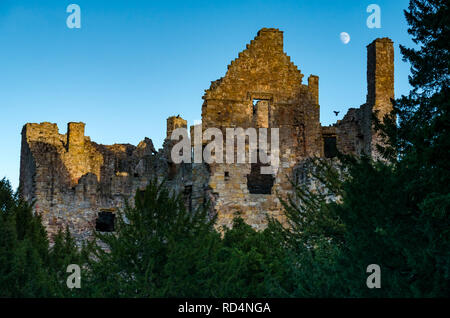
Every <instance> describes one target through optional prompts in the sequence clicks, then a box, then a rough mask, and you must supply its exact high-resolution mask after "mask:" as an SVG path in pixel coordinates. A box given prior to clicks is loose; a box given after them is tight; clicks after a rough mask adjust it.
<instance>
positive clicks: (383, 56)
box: [20, 28, 394, 242]
mask: <svg viewBox="0 0 450 318" xmlns="http://www.w3.org/2000/svg"><path fill="white" fill-rule="evenodd" d="M367 59H368V61H367V65H368V66H367V83H368V84H367V86H368V94H367V100H366V103H365V104H363V105H362V106H361V107H359V108H350V109H349V111H348V112H347V114H346V115H345V116H344V118H343V119H342V120H339V121H337V123H336V124H334V125H332V126H327V127H322V126H321V125H320V118H319V78H318V77H317V76H315V75H311V76H309V77H308V80H307V84H304V83H303V74H302V73H301V72H300V70H299V69H298V68H297V67H296V66H295V65H294V64H293V63H292V62H291V60H290V57H289V56H288V55H286V53H285V52H284V51H283V32H282V31H280V30H278V29H267V28H264V29H261V30H260V31H259V32H258V34H257V36H256V37H255V38H254V39H253V40H252V41H251V42H250V43H249V44H248V45H247V47H246V49H245V50H244V51H242V52H241V53H239V55H238V58H236V59H235V60H234V61H232V62H231V64H230V65H228V70H227V72H226V74H225V75H224V77H222V78H220V79H218V80H216V81H213V82H212V83H211V86H210V88H209V89H207V90H206V91H205V94H204V96H203V100H204V102H203V106H202V124H201V129H202V130H203V131H204V130H205V129H207V128H213V127H214V128H218V129H221V130H222V132H223V135H224V141H225V140H226V139H227V136H226V128H237V127H240V128H244V129H246V128H250V127H253V128H269V129H270V128H278V129H279V136H280V140H279V144H280V165H279V169H278V171H277V172H276V173H274V174H273V175H262V174H261V173H260V168H261V166H262V165H263V164H262V163H261V162H256V163H226V162H225V163H211V164H206V163H182V164H175V163H174V162H173V161H172V160H171V158H170V157H171V156H170V152H171V149H172V147H173V145H174V141H171V140H169V138H166V140H165V141H164V143H163V147H162V148H161V149H159V150H158V151H156V150H155V149H154V147H153V143H152V141H151V140H150V139H148V138H145V139H144V140H143V141H141V142H140V143H139V144H138V145H137V146H133V145H130V144H115V145H101V144H97V143H95V142H93V141H91V140H90V138H89V137H87V136H85V133H84V132H85V124H84V123H69V124H68V126H67V133H66V134H60V133H59V130H58V127H57V125H56V124H52V123H41V124H26V125H25V126H24V127H23V130H22V152H21V167H20V186H21V195H22V196H23V197H24V198H25V199H26V200H27V201H29V202H33V201H34V200H35V202H36V204H35V205H34V211H35V212H36V213H40V214H41V215H42V216H43V222H44V225H45V226H46V227H47V230H48V232H49V235H50V237H51V236H52V235H53V234H54V233H56V231H57V230H58V229H59V228H62V227H65V226H68V227H69V229H70V230H71V232H72V234H74V235H75V238H76V239H77V241H78V242H81V241H82V240H84V239H86V238H89V237H91V236H92V231H93V230H94V229H95V224H96V219H97V215H98V213H99V212H103V214H102V215H103V216H104V213H113V211H115V210H116V209H121V208H123V206H124V202H125V200H130V203H131V204H132V203H133V196H134V194H135V192H136V191H137V190H138V189H142V188H144V187H145V186H146V185H147V184H148V182H149V181H150V180H152V179H157V180H159V181H162V180H163V179H165V180H166V185H167V186H168V187H169V188H170V189H172V190H173V191H174V192H176V193H181V194H182V195H183V197H184V200H185V204H186V207H187V208H188V209H190V210H192V209H196V208H201V207H203V206H205V205H206V204H207V203H209V206H210V212H211V215H215V214H216V215H217V216H218V227H221V226H231V224H232V219H233V217H234V216H235V215H236V213H240V215H241V216H242V217H243V218H244V220H245V221H246V222H247V223H248V224H250V225H251V226H253V227H254V228H256V229H263V228H264V227H265V226H266V221H267V220H266V217H268V216H271V217H275V218H278V219H279V220H280V221H281V222H284V215H283V209H282V206H281V203H280V201H279V196H280V197H282V198H286V197H287V196H289V195H291V194H292V193H293V189H292V185H291V181H295V180H297V181H299V180H300V183H302V182H303V183H304V184H305V186H309V185H310V184H311V181H310V180H307V178H305V177H301V178H299V177H298V176H301V175H306V174H302V171H306V167H309V166H310V160H309V159H310V158H312V157H327V158H330V159H331V158H332V157H334V154H335V152H334V151H335V150H339V151H341V152H344V153H348V154H354V155H361V154H367V155H372V156H374V157H375V158H376V157H377V156H378V154H377V153H376V152H375V150H374V149H375V145H376V144H377V143H379V142H380V140H379V136H378V135H377V134H376V133H374V130H373V124H372V120H371V119H372V115H373V114H376V115H377V116H379V118H381V116H383V115H384V114H386V113H388V112H389V111H390V110H391V109H392V105H391V104H390V99H391V98H393V96H394V86H393V85H394V84H393V70H394V64H393V43H392V41H390V40H389V39H387V38H383V39H377V40H375V41H374V42H372V43H371V44H370V45H369V46H368V47H367ZM181 127H184V128H187V127H188V126H187V122H186V121H185V120H184V119H183V118H181V117H180V116H179V115H178V116H172V117H169V118H168V119H167V137H170V136H171V133H172V131H173V130H174V129H176V128H181ZM190 129H191V136H193V135H194V134H193V131H194V126H191V127H190ZM228 137H230V136H228ZM233 139H234V136H233ZM268 139H269V140H270V134H269V138H268ZM191 142H192V146H193V140H191ZM203 142H205V141H203ZM334 148H335V149H334ZM224 149H226V147H224ZM246 149H247V150H248V144H247V148H246ZM269 149H270V147H269ZM234 150H235V153H236V150H237V146H236V142H235V149H234ZM246 162H248V152H247V161H246ZM305 173H306V172H305ZM302 180H303V181H302ZM305 180H307V181H305ZM312 184H314V183H312ZM104 219H108V218H104Z"/></svg>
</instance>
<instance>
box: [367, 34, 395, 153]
mask: <svg viewBox="0 0 450 318" xmlns="http://www.w3.org/2000/svg"><path fill="white" fill-rule="evenodd" d="M393 98H394V43H393V42H392V40H391V39H389V38H380V39H376V40H374V41H373V42H372V43H370V44H369V45H368V46H367V102H366V104H367V106H368V107H367V108H368V110H369V111H370V114H368V115H369V116H371V114H375V115H376V116H377V118H378V119H379V120H383V117H384V115H386V114H388V113H390V112H391V111H392V102H391V100H392V99H393ZM369 122H371V121H370V118H369ZM370 129H371V130H372V133H371V135H372V138H371V144H370V145H368V149H367V152H368V153H369V154H371V155H372V157H373V158H375V159H376V158H379V154H378V152H377V150H376V144H377V143H378V144H380V143H382V142H381V140H380V136H379V134H378V133H376V132H375V131H374V130H373V126H372V125H370Z"/></svg>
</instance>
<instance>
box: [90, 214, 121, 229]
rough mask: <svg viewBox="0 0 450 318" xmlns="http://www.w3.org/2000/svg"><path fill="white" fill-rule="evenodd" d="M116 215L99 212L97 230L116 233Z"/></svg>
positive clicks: (96, 223) (96, 221) (96, 222)
mask: <svg viewBox="0 0 450 318" xmlns="http://www.w3.org/2000/svg"><path fill="white" fill-rule="evenodd" d="M115 218H116V215H115V214H114V213H112V212H99V213H98V217H97V219H96V220H95V229H96V230H97V231H99V232H114V221H115Z"/></svg>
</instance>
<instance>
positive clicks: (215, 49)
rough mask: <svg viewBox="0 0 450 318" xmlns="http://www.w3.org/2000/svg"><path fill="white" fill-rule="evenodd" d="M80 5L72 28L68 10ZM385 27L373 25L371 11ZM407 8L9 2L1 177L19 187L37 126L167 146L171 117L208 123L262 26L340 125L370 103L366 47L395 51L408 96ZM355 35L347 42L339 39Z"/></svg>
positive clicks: (0, 12) (1, 72)
mask: <svg viewBox="0 0 450 318" xmlns="http://www.w3.org/2000/svg"><path fill="white" fill-rule="evenodd" d="M71 3H75V4H78V5H79V6H80V8H81V28H80V29H69V28H68V27H67V25H66V19H67V17H68V16H69V13H66V7H67V6H68V5H69V4H71ZM372 3H375V4H378V5H379V6H380V8H381V28H380V29H369V28H368V27H367V26H366V20H367V17H368V16H369V15H370V14H369V13H367V12H366V8H367V6H368V5H370V4H372ZM407 6H408V1H407V0H395V1H393V0H389V1H381V0H370V1H364V0H358V1H357V0H347V1H337V0H314V1H311V0H296V1H282V0H274V1H262V0H259V1H245V0H239V1H232V0H227V1H225V0H222V1H217V0H208V1H203V0H202V1H200V0H196V1H189V0H183V1H162V0H161V1H151V0H147V1H144V0H142V1H138V0H120V1H119V0H115V1H111V0H108V1H104V0H70V1H65V0H39V1H38V0H36V1H31V0H0V136H1V138H0V149H1V152H0V154H1V159H0V178H1V177H3V176H6V177H7V178H8V179H9V180H10V181H11V182H12V184H13V186H14V187H17V186H18V184H19V164H20V132H21V129H22V126H23V125H24V124H25V123H27V122H43V121H49V122H55V123H57V124H58V126H59V129H60V133H65V132H66V125H67V122H69V121H83V122H85V123H86V135H88V136H90V137H91V139H92V140H93V141H96V142H98V143H104V144H113V143H131V144H135V145H136V144H137V143H138V142H139V141H140V140H142V139H144V137H146V136H147V137H149V138H151V139H152V140H153V142H154V144H155V146H157V147H160V146H161V144H162V141H163V138H164V137H165V130H166V118H167V117H168V116H171V115H177V114H180V115H181V116H182V117H184V118H185V119H186V120H188V125H191V124H193V122H194V120H199V119H201V105H202V99H201V97H202V95H203V92H204V90H205V89H207V88H208V87H209V85H210V82H211V81H213V80H216V79H218V78H220V77H222V76H224V75H225V72H226V70H227V65H228V64H229V63H230V62H231V60H233V59H235V58H236V57H237V55H238V53H239V52H240V51H242V50H243V49H245V46H246V44H247V43H249V42H250V40H252V39H253V38H254V37H255V36H256V33H257V31H258V30H259V29H261V28H263V27H275V28H279V29H281V30H282V31H284V49H285V52H286V53H287V54H288V55H289V56H291V59H292V61H293V62H294V63H295V64H296V65H297V66H298V68H299V69H300V70H301V72H302V73H303V74H304V75H305V77H304V81H306V78H307V77H308V76H309V75H310V74H314V75H318V76H319V77H320V80H319V99H320V100H319V102H320V106H321V112H320V115H321V122H322V124H324V125H328V124H332V123H334V122H335V121H336V119H341V118H342V116H343V115H344V114H345V112H346V110H347V109H348V108H350V107H359V105H361V104H363V103H364V102H365V98H366V45H367V44H369V43H370V42H371V41H372V40H374V39H375V38H377V37H385V36H388V37H390V38H391V39H392V40H393V41H394V42H395V43H394V44H395V54H396V56H395V67H396V69H395V92H396V95H397V96H399V95H401V94H406V93H407V92H408V90H409V84H408V79H407V77H408V74H409V65H408V64H406V63H405V62H402V59H401V56H400V52H399V49H398V44H403V45H407V46H412V41H411V40H410V36H409V35H408V34H407V24H406V21H405V18H404V16H403V10H404V9H406V8H407ZM341 32H347V33H349V35H350V37H351V40H350V42H349V43H348V44H346V45H345V44H343V43H342V42H341V41H340V38H339V34H340V33H341ZM333 110H339V111H341V113H340V114H339V116H338V117H336V116H335V115H334V113H333Z"/></svg>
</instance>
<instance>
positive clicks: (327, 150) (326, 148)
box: [323, 136, 337, 158]
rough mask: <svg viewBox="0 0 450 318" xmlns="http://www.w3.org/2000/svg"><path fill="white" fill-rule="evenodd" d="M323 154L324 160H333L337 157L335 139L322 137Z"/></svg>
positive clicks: (333, 137)
mask: <svg viewBox="0 0 450 318" xmlns="http://www.w3.org/2000/svg"><path fill="white" fill-rule="evenodd" d="M323 152H324V155H325V158H334V157H336V156H337V147H336V137H335V136H330V137H324V138H323Z"/></svg>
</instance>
